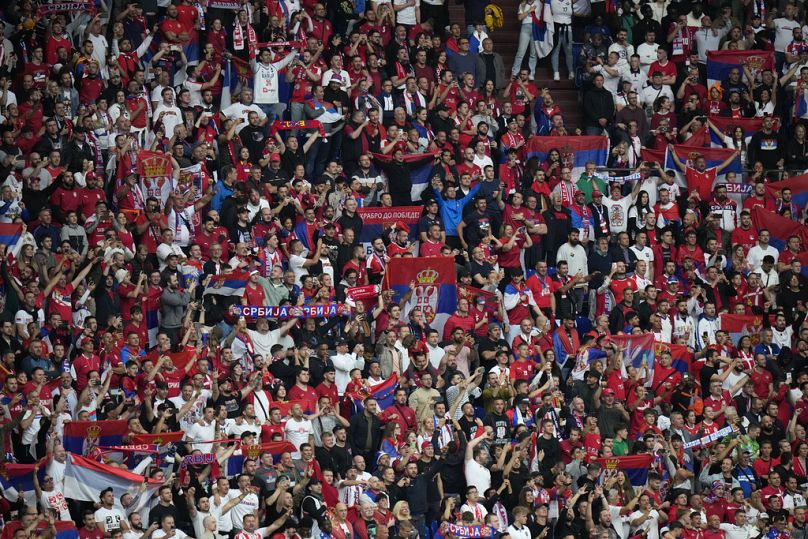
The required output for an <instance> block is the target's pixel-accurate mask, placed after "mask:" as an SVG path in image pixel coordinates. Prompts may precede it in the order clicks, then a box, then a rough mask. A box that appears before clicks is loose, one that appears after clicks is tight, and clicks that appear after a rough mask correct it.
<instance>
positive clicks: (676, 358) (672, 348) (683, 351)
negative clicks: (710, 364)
mask: <svg viewBox="0 0 808 539" xmlns="http://www.w3.org/2000/svg"><path fill="white" fill-rule="evenodd" d="M663 352H668V353H670V355H671V358H673V362H672V363H671V366H672V367H673V368H674V369H676V370H677V371H679V372H681V373H682V374H684V373H686V372H690V363H691V362H692V361H693V352H691V351H690V350H688V349H687V346H685V345H684V344H668V343H666V342H659V341H656V342H654V353H655V355H656V357H659V354H661V353H663Z"/></svg>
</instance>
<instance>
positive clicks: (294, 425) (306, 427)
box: [283, 417, 314, 459]
mask: <svg viewBox="0 0 808 539" xmlns="http://www.w3.org/2000/svg"><path fill="white" fill-rule="evenodd" d="M283 432H284V434H285V435H286V436H285V437H286V440H287V441H289V442H291V443H292V444H294V446H295V447H296V448H297V449H298V450H297V451H295V452H294V453H292V458H293V459H299V458H300V446H301V445H303V444H305V443H306V442H308V441H309V436H314V427H313V426H312V424H311V421H309V420H308V419H305V418H304V419H301V420H300V421H297V420H296V419H295V418H293V417H292V418H290V419H289V421H287V422H286V426H285V427H284V429H283Z"/></svg>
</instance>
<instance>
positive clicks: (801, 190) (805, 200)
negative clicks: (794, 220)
mask: <svg viewBox="0 0 808 539" xmlns="http://www.w3.org/2000/svg"><path fill="white" fill-rule="evenodd" d="M785 188H789V189H791V200H792V201H793V202H794V203H795V204H797V205H798V206H799V207H800V208H801V209H802V210H803V211H805V209H806V206H808V174H801V175H799V176H793V177H791V178H789V179H787V180H782V181H779V182H774V183H767V184H766V194H767V195H769V196H770V197H772V198H773V199H774V200H775V201H777V200H778V199H779V198H780V192H781V191H782V190H783V189H785ZM803 245H808V244H803Z"/></svg>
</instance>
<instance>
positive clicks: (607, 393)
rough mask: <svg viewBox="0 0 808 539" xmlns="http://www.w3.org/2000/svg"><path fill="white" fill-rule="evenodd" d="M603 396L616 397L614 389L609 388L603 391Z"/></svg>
mask: <svg viewBox="0 0 808 539" xmlns="http://www.w3.org/2000/svg"><path fill="white" fill-rule="evenodd" d="M603 394H604V395H614V389H612V388H610V387H607V388H606V389H604V390H603Z"/></svg>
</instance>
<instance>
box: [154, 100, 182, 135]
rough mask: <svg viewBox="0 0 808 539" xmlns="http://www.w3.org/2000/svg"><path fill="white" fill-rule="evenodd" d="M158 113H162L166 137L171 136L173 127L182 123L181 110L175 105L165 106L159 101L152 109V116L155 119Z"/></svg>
mask: <svg viewBox="0 0 808 539" xmlns="http://www.w3.org/2000/svg"><path fill="white" fill-rule="evenodd" d="M160 114H162V115H163V119H162V122H163V128H164V129H165V135H166V138H171V137H172V136H173V135H174V128H175V127H177V126H178V125H180V124H181V123H182V111H181V110H180V109H179V108H178V107H177V106H176V105H173V106H167V105H166V104H165V103H160V104H159V105H157V108H156V109H154V114H152V118H154V120H155V121H156V120H157V118H159V117H160Z"/></svg>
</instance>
